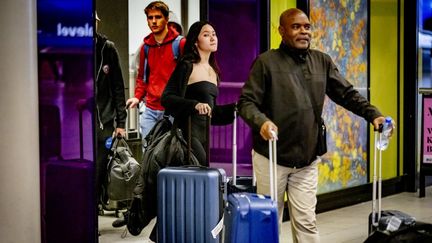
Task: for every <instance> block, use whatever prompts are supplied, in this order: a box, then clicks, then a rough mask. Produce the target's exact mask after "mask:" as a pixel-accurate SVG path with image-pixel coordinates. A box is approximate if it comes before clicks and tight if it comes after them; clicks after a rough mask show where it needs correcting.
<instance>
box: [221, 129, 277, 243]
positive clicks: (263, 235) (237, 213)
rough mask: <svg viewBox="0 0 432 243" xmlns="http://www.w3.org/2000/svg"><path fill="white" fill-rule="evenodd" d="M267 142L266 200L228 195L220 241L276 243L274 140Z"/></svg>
mask: <svg viewBox="0 0 432 243" xmlns="http://www.w3.org/2000/svg"><path fill="white" fill-rule="evenodd" d="M273 137H274V138H275V139H272V140H270V141H269V168H270V169H269V175H270V194H271V195H270V196H264V195H261V194H256V193H248V192H236V193H232V194H229V196H228V205H227V207H226V208H225V216H224V225H225V231H224V234H225V235H224V241H225V242H229V243H248V242H249V243H258V242H272V243H278V242H279V233H278V230H279V229H278V227H279V226H278V212H277V211H278V209H277V200H276V195H277V187H276V185H277V183H276V175H277V171H276V170H277V166H276V164H277V161H276V158H277V156H276V140H277V136H276V134H275V133H273Z"/></svg>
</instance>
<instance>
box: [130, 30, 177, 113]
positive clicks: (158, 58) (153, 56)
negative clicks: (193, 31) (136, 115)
mask: <svg viewBox="0 0 432 243" xmlns="http://www.w3.org/2000/svg"><path fill="white" fill-rule="evenodd" d="M178 35H179V34H178V33H177V32H175V31H172V30H171V29H169V30H168V34H167V36H166V37H165V39H164V40H163V42H162V44H158V43H157V42H156V40H155V38H154V35H153V33H151V34H149V35H148V36H146V37H145V38H144V43H145V45H148V46H149V49H148V57H145V53H144V45H142V47H141V51H140V64H139V68H138V76H137V78H136V85H135V98H137V99H138V100H142V99H144V97H145V103H146V107H149V108H150V109H153V110H164V108H163V106H162V105H161V101H160V98H161V95H162V92H163V91H164V89H165V86H166V84H167V82H168V79H169V78H170V76H171V73H172V72H173V71H174V68H175V66H176V64H177V60H175V59H174V54H173V51H172V42H173V40H174V39H175V38H176V37H177V36H178ZM185 42H186V39H185V38H183V39H182V40H181V41H180V45H179V47H180V53H183V48H184V45H185ZM145 58H147V64H148V66H147V68H148V70H147V72H149V74H148V78H147V82H144V59H145Z"/></svg>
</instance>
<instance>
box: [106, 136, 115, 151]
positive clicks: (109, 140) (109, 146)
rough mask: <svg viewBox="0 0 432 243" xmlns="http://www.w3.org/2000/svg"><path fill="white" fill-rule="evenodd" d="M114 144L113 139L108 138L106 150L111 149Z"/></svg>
mask: <svg viewBox="0 0 432 243" xmlns="http://www.w3.org/2000/svg"><path fill="white" fill-rule="evenodd" d="M112 142H113V138H112V137H108V138H107V139H106V140H105V148H106V149H111V145H112Z"/></svg>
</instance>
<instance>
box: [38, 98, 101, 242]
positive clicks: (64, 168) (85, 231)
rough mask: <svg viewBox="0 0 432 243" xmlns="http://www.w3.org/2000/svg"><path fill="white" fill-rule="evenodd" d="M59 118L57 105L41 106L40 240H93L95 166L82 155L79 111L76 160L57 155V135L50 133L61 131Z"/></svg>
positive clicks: (95, 237) (95, 227)
mask: <svg viewBox="0 0 432 243" xmlns="http://www.w3.org/2000/svg"><path fill="white" fill-rule="evenodd" d="M60 121H61V119H60V112H59V109H58V107H56V106H41V124H40V133H41V137H42V139H44V140H42V141H43V143H42V144H41V151H42V153H41V211H42V215H41V216H42V220H41V224H42V227H41V228H42V229H41V230H42V242H44V243H56V242H65V243H68V242H71V243H72V242H97V237H98V235H97V230H96V229H97V217H96V207H95V199H96V195H95V190H94V189H95V188H94V187H95V184H94V180H93V179H94V174H95V171H94V169H95V168H94V163H93V161H90V160H86V159H84V155H83V131H82V130H83V124H82V123H83V122H82V111H80V114H79V147H80V151H79V158H77V159H63V157H62V156H61V136H60V134H52V133H56V132H58V131H61V122H60ZM47 134H48V135H49V136H47ZM50 134H51V135H50ZM44 144H45V145H44ZM46 146H48V147H49V148H47V147H46ZM46 149H49V150H46Z"/></svg>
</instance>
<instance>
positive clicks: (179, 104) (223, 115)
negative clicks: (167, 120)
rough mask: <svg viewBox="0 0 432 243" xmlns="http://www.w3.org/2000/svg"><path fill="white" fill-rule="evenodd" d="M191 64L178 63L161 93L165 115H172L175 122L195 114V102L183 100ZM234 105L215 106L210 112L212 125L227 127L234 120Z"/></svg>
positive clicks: (185, 62)
mask: <svg viewBox="0 0 432 243" xmlns="http://www.w3.org/2000/svg"><path fill="white" fill-rule="evenodd" d="M192 67H193V64H192V63H191V62H189V61H184V60H182V61H180V62H179V63H178V64H177V66H176V68H175V69H174V72H173V73H172V74H171V77H170V79H169V81H168V84H167V85H166V86H165V90H164V92H163V93H162V98H161V104H162V105H163V106H164V108H165V109H166V110H165V112H166V113H167V114H170V115H172V116H173V117H174V118H175V119H176V120H177V122H179V120H180V121H181V122H180V123H184V121H185V120H186V119H187V118H188V117H189V115H191V114H194V113H197V110H196V109H195V106H196V105H197V104H198V103H199V102H198V101H197V100H191V99H185V98H184V96H185V93H186V87H187V83H188V80H189V77H190V75H191V73H192ZM234 108H235V104H226V105H216V106H215V107H214V108H213V110H212V120H211V123H212V125H227V124H230V123H232V122H233V120H234Z"/></svg>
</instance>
